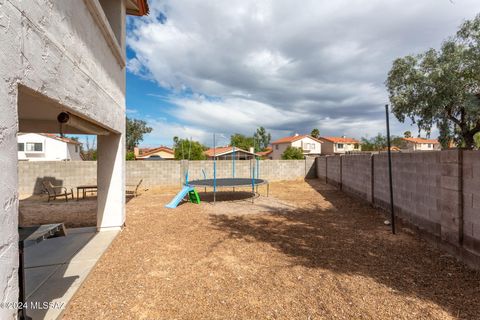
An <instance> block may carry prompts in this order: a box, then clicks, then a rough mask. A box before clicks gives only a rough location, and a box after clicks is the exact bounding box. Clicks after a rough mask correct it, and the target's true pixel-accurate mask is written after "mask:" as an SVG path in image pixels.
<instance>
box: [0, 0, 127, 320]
mask: <svg viewBox="0 0 480 320" xmlns="http://www.w3.org/2000/svg"><path fill="white" fill-rule="evenodd" d="M118 5H119V6H123V5H124V3H123V1H119V2H118ZM0 12H1V15H0V22H1V23H0V50H1V52H2V54H1V55H0V77H1V80H2V81H0V114H1V115H2V116H1V121H0V166H1V168H2V170H3V173H2V184H0V195H1V199H0V201H1V202H2V205H1V206H0V257H1V262H2V268H1V270H0V301H3V302H10V303H16V302H17V299H18V277H17V268H18V244H17V243H18V231H17V226H18V176H17V165H18V160H17V159H18V152H17V133H18V131H19V122H18V113H17V107H18V104H17V102H18V94H19V88H21V87H26V88H29V90H31V91H32V92H37V93H38V94H39V95H40V94H41V95H42V96H46V97H48V98H50V99H52V100H54V101H56V102H58V103H59V104H61V105H63V106H65V107H66V108H68V109H69V110H72V111H74V112H75V113H77V114H79V115H82V116H84V117H86V118H89V119H91V120H93V121H95V122H98V123H101V124H103V125H104V126H105V127H106V128H109V129H110V130H113V131H115V132H117V133H119V134H121V135H123V133H124V127H125V125H124V122H125V70H124V64H123V65H122V64H119V62H118V60H117V59H116V58H115V56H114V54H113V52H112V49H111V48H110V47H109V45H108V44H107V43H106V41H105V37H104V35H103V34H102V32H101V30H100V28H99V26H98V24H97V23H96V21H95V19H94V18H93V16H92V14H91V13H90V11H89V9H88V8H87V6H86V1H79V0H63V1H46V0H30V1H21V0H4V1H1V2H0ZM122 19H123V24H124V20H125V16H123V17H122ZM20 125H22V123H20ZM27 132H28V131H27ZM122 169H123V165H122V164H120V168H117V169H116V170H117V171H118V170H120V171H122ZM118 188H119V190H120V192H121V190H123V183H120V185H119V186H118ZM122 205H123V204H122ZM121 210H123V209H121ZM16 313H17V311H16V310H13V309H10V310H9V309H5V308H2V309H0V319H14V318H16Z"/></svg>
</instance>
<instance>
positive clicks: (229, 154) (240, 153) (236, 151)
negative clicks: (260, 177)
mask: <svg viewBox="0 0 480 320" xmlns="http://www.w3.org/2000/svg"><path fill="white" fill-rule="evenodd" d="M251 149H253V148H251ZM205 155H206V156H207V158H208V159H210V160H212V159H214V158H216V159H217V160H231V159H232V158H233V157H235V159H237V160H249V159H254V158H255V156H256V155H255V153H254V152H253V150H250V151H246V150H243V149H240V148H237V147H231V146H226V147H217V148H215V149H214V148H211V149H208V150H207V151H205Z"/></svg>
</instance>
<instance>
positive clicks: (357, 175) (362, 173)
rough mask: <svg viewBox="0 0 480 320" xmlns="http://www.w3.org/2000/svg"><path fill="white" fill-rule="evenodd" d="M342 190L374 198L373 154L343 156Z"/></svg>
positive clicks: (366, 198)
mask: <svg viewBox="0 0 480 320" xmlns="http://www.w3.org/2000/svg"><path fill="white" fill-rule="evenodd" d="M341 171H342V179H341V180H342V190H343V191H345V192H347V193H352V194H355V195H356V196H358V197H360V198H362V199H365V200H367V201H371V200H372V196H373V184H372V156H371V155H369V154H364V155H345V156H343V157H342V170H341Z"/></svg>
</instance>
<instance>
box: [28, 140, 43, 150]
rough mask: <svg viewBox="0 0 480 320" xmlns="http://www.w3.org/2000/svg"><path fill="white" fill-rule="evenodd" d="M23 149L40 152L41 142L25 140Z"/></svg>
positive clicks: (41, 148)
mask: <svg viewBox="0 0 480 320" xmlns="http://www.w3.org/2000/svg"><path fill="white" fill-rule="evenodd" d="M25 149H26V151H27V152H28V151H29V152H41V151H43V144H42V143H41V142H27V143H26V144H25Z"/></svg>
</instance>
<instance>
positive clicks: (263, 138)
mask: <svg viewBox="0 0 480 320" xmlns="http://www.w3.org/2000/svg"><path fill="white" fill-rule="evenodd" d="M253 138H254V139H255V141H254V142H255V152H259V151H265V150H266V149H267V148H268V145H269V144H270V140H272V136H271V135H270V133H268V132H267V131H266V130H265V128H264V127H260V128H258V129H257V131H256V132H255V133H254V134H253Z"/></svg>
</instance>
